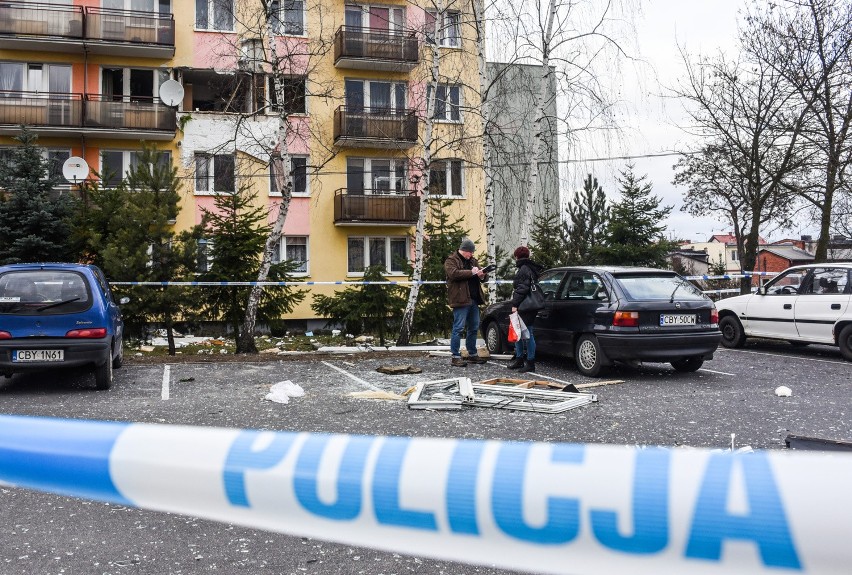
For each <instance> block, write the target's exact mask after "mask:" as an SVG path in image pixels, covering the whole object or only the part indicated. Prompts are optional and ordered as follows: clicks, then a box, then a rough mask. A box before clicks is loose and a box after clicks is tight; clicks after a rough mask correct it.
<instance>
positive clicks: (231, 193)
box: [193, 190, 236, 196]
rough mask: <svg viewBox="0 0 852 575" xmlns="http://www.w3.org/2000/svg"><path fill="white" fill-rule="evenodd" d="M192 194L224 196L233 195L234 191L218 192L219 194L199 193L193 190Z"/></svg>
mask: <svg viewBox="0 0 852 575" xmlns="http://www.w3.org/2000/svg"><path fill="white" fill-rule="evenodd" d="M193 193H194V194H195V195H196V196H222V195H226V194H228V195H233V194H235V193H236V192H234V191H230V192H228V191H224V190H223V191H220V192H199V191H198V190H195V191H194V192H193Z"/></svg>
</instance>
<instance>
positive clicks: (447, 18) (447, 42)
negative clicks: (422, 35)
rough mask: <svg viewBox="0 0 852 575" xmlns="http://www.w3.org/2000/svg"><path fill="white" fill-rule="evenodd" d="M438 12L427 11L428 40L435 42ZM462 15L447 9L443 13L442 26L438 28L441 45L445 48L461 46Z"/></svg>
mask: <svg viewBox="0 0 852 575" xmlns="http://www.w3.org/2000/svg"><path fill="white" fill-rule="evenodd" d="M437 17H438V13H437V12H434V11H427V12H426V40H427V41H428V42H431V43H434V42H435V20H436V19H437ZM460 23H461V17H460V14H459V13H458V12H454V11H446V12H444V13H443V18H442V19H441V23H440V26H439V28H438V37H439V38H440V40H441V42H440V45H441V46H444V47H445V48H458V47H459V46H461V25H460Z"/></svg>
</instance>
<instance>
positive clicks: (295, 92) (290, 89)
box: [269, 76, 308, 114]
mask: <svg viewBox="0 0 852 575" xmlns="http://www.w3.org/2000/svg"><path fill="white" fill-rule="evenodd" d="M306 84H307V82H306V81H305V77H304V76H285V77H283V78H281V95H282V98H281V107H282V108H283V109H284V111H285V112H287V113H288V114H305V113H307V111H308V109H307V105H306V100H307V99H306V98H305V92H306ZM269 96H270V98H269V99H270V105H271V106H272V108H273V109H274V110H275V111H277V110H278V93H277V92H276V91H275V79H274V78H271V77H270V78H269Z"/></svg>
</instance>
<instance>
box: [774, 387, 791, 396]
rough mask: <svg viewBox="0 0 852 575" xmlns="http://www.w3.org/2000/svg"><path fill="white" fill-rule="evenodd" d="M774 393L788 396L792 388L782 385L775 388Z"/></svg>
mask: <svg viewBox="0 0 852 575" xmlns="http://www.w3.org/2000/svg"><path fill="white" fill-rule="evenodd" d="M775 395H777V396H778V397H790V396H791V395H793V390H792V389H790V388H789V387H787V386H786V385H782V386H780V387H776V388H775Z"/></svg>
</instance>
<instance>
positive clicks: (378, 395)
mask: <svg viewBox="0 0 852 575" xmlns="http://www.w3.org/2000/svg"><path fill="white" fill-rule="evenodd" d="M346 395H348V396H349V397H354V398H356V399H385V400H388V401H400V400H404V399H405V396H404V395H399V394H397V393H391V392H390V391H373V390H366V391H352V392H350V393H347V394H346Z"/></svg>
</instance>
